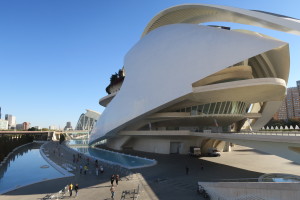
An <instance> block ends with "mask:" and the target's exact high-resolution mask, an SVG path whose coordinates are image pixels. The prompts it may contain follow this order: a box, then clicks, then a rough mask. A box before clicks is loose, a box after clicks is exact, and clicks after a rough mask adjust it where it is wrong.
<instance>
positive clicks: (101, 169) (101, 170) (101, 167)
mask: <svg viewBox="0 0 300 200" xmlns="http://www.w3.org/2000/svg"><path fill="white" fill-rule="evenodd" d="M100 172H101V174H103V172H104V169H103V166H102V165H101V166H100Z"/></svg>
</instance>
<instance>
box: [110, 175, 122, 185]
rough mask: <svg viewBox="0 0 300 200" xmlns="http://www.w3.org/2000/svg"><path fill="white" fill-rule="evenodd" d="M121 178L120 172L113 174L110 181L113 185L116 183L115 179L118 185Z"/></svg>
mask: <svg viewBox="0 0 300 200" xmlns="http://www.w3.org/2000/svg"><path fill="white" fill-rule="evenodd" d="M119 180H120V176H119V174H116V175H114V174H113V175H111V177H110V183H111V185H112V186H113V185H114V181H116V185H118V183H119Z"/></svg>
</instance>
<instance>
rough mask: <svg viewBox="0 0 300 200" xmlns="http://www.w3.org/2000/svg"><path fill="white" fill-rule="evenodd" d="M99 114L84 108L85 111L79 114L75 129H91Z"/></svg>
mask: <svg viewBox="0 0 300 200" xmlns="http://www.w3.org/2000/svg"><path fill="white" fill-rule="evenodd" d="M99 116H100V113H98V112H96V111H93V110H89V109H86V113H85V114H84V113H82V114H81V115H80V117H79V120H78V122H77V125H76V128H75V130H92V129H93V127H94V125H95V124H96V122H97V119H98V117H99Z"/></svg>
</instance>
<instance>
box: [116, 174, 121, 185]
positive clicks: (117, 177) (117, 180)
mask: <svg viewBox="0 0 300 200" xmlns="http://www.w3.org/2000/svg"><path fill="white" fill-rule="evenodd" d="M119 179H120V177H119V174H117V175H116V184H117V185H118V182H119Z"/></svg>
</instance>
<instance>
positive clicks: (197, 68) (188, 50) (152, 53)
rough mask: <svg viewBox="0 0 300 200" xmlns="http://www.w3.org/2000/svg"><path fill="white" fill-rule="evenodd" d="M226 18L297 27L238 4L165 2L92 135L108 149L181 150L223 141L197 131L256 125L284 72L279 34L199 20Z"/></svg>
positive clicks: (276, 98) (276, 102) (282, 85)
mask: <svg viewBox="0 0 300 200" xmlns="http://www.w3.org/2000/svg"><path fill="white" fill-rule="evenodd" d="M213 21H225V22H235V23H242V24H249V25H255V26H260V27H264V28H269V29H274V30H279V31H284V32H288V33H292V34H298V35H300V23H299V22H300V21H299V20H296V19H292V18H288V17H285V16H280V15H276V14H272V13H264V12H259V11H250V10H243V9H238V8H232V7H226V6H216V5H205V4H189V5H180V6H175V7H172V8H169V9H166V10H164V11H162V12H161V13H159V14H158V15H157V16H155V17H154V18H153V19H152V20H151V21H150V22H149V24H148V25H147V26H146V28H145V30H144V32H143V34H142V37H141V39H140V40H139V41H138V42H137V44H135V45H134V46H133V47H132V48H131V50H130V51H129V52H128V53H127V54H126V56H125V59H124V69H125V71H126V77H125V80H124V82H123V83H122V86H121V89H120V90H118V91H117V92H116V93H112V94H109V95H107V96H106V97H103V98H102V99H100V104H101V105H103V106H106V109H105V110H104V112H103V113H102V115H101V118H100V120H99V121H98V123H97V126H96V127H95V128H94V129H93V131H92V134H91V136H90V143H95V142H97V141H100V140H103V139H106V140H107V145H108V146H109V147H111V148H114V149H122V148H125V147H126V148H132V149H135V150H140V151H147V152H156V153H166V154H167V153H183V154H184V153H187V152H188V151H189V147H190V146H201V147H202V149H203V150H205V149H207V148H208V147H212V146H214V147H218V148H223V147H224V142H221V141H215V140H210V139H205V138H202V137H199V134H197V136H195V134H194V133H195V132H197V133H199V132H200V133H201V132H236V131H241V130H243V129H254V130H257V129H260V128H261V127H262V126H263V125H265V124H266V123H267V122H268V121H269V120H270V118H271V117H272V116H273V114H274V113H275V112H276V111H277V109H278V108H279V107H280V105H281V102H282V100H283V99H284V97H285V93H286V83H287V81H288V75H289V47H288V44H287V43H286V42H284V41H280V40H278V39H276V38H271V37H269V36H267V35H263V34H260V33H256V32H251V31H248V30H228V28H226V27H225V28H224V27H211V26H204V25H201V24H200V25H199V23H205V22H213Z"/></svg>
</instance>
